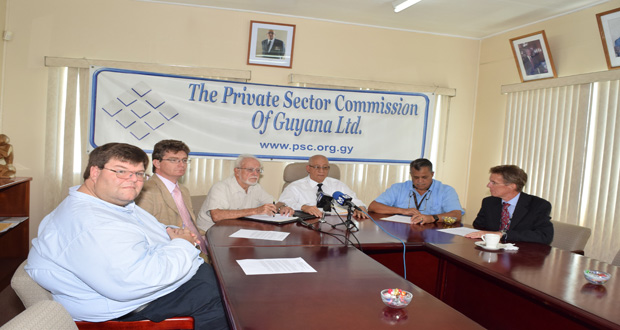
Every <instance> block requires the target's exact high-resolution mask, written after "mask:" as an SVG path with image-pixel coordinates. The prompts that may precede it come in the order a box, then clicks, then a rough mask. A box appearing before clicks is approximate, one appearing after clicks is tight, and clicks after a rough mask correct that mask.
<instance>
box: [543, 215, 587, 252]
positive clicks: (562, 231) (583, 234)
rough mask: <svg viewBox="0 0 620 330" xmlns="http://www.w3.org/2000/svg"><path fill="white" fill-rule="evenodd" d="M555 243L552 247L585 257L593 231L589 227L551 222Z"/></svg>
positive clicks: (552, 243) (553, 242)
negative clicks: (585, 250)
mask: <svg viewBox="0 0 620 330" xmlns="http://www.w3.org/2000/svg"><path fill="white" fill-rule="evenodd" d="M551 223H552V224H553V241H552V242H551V246H553V247H556V248H558V249H562V250H568V251H571V252H574V253H578V254H581V255H583V253H584V249H585V247H586V244H587V243H588V239H589V238H590V235H591V234H592V230H591V229H590V228H588V227H582V226H577V225H571V224H569V223H564V222H559V221H554V220H551Z"/></svg>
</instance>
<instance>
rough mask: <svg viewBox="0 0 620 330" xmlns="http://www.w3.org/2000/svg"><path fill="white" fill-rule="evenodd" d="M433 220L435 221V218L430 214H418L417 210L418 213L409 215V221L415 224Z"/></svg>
mask: <svg viewBox="0 0 620 330" xmlns="http://www.w3.org/2000/svg"><path fill="white" fill-rule="evenodd" d="M416 211H417V210H416ZM433 222H435V219H434V218H433V216H432V215H426V214H420V213H419V212H418V214H414V215H412V216H411V223H412V224H415V225H423V224H427V223H433Z"/></svg>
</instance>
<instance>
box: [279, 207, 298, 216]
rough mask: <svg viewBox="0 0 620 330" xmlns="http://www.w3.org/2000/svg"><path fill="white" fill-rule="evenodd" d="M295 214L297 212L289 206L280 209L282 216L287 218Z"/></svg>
mask: <svg viewBox="0 0 620 330" xmlns="http://www.w3.org/2000/svg"><path fill="white" fill-rule="evenodd" d="M293 213H295V210H293V209H292V208H290V207H288V206H282V207H281V208H280V215H283V216H285V217H290V216H292V215H293Z"/></svg>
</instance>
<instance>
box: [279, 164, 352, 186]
mask: <svg viewBox="0 0 620 330" xmlns="http://www.w3.org/2000/svg"><path fill="white" fill-rule="evenodd" d="M306 165H308V163H307V162H304V163H291V164H288V165H286V167H285V168H284V173H283V175H282V177H283V178H284V185H283V186H282V190H283V191H284V188H286V186H288V185H289V184H290V183H291V182H293V181H297V180H299V179H302V178H305V177H306V176H308V172H307V171H306ZM327 176H329V177H332V178H334V179H338V180H340V168H339V167H338V165H336V164H329V174H327Z"/></svg>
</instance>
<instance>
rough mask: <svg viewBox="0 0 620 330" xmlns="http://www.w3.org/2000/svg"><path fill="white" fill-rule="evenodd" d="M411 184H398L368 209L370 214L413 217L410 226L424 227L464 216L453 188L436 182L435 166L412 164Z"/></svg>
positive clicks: (424, 162) (420, 161) (421, 162)
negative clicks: (445, 218) (412, 224)
mask: <svg viewBox="0 0 620 330" xmlns="http://www.w3.org/2000/svg"><path fill="white" fill-rule="evenodd" d="M409 168H410V174H411V180H408V181H405V182H402V183H395V184H393V185H392V186H391V187H390V188H388V189H387V190H386V191H385V192H383V193H382V194H381V195H379V197H377V198H376V199H375V200H374V201H372V203H370V206H369V207H368V211H369V212H376V213H383V214H403V215H410V216H411V223H414V224H425V223H435V222H441V221H443V217H454V218H456V219H457V221H460V220H461V216H462V215H463V214H465V212H464V211H463V209H462V208H461V203H460V202H459V196H458V195H457V194H456V191H455V190H454V188H452V187H450V186H448V185H445V184H443V183H441V182H440V181H437V180H434V179H433V175H435V172H433V163H431V162H430V161H429V160H428V159H425V158H419V159H416V160H414V161H412V162H411V164H409Z"/></svg>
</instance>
